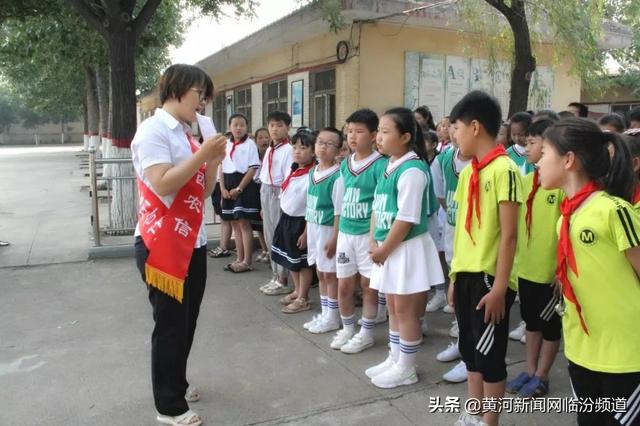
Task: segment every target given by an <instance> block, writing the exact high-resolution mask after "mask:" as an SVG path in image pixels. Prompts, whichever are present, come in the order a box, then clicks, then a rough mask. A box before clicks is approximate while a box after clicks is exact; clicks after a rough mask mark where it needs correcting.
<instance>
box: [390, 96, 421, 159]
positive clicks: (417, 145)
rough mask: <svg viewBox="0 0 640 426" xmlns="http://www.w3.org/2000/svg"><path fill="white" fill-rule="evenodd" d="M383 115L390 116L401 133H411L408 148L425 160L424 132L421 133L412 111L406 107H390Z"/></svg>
mask: <svg viewBox="0 0 640 426" xmlns="http://www.w3.org/2000/svg"><path fill="white" fill-rule="evenodd" d="M384 115H388V116H389V117H391V119H392V120H393V122H394V123H395V124H396V128H397V129H398V132H400V134H401V135H402V134H404V133H409V134H410V135H411V139H410V140H409V148H410V149H411V150H413V151H414V152H415V153H416V154H418V157H420V158H421V159H422V160H424V161H427V159H428V155H427V147H426V145H425V141H424V134H423V133H422V128H421V127H420V126H419V125H418V122H417V121H416V118H415V116H414V115H413V111H411V110H410V109H408V108H402V107H398V108H391V109H390V110H388V111H387V112H385V113H384Z"/></svg>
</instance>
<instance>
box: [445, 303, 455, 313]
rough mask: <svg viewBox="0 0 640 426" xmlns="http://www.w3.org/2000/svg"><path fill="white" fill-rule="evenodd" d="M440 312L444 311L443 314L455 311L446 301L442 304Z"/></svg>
mask: <svg viewBox="0 0 640 426" xmlns="http://www.w3.org/2000/svg"><path fill="white" fill-rule="evenodd" d="M442 312H444V313H445V314H455V313H456V311H455V309H453V308H452V307H451V305H449V304H448V303H447V304H446V305H444V308H442Z"/></svg>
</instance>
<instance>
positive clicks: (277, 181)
mask: <svg viewBox="0 0 640 426" xmlns="http://www.w3.org/2000/svg"><path fill="white" fill-rule="evenodd" d="M271 151H273V155H271ZM270 157H272V158H270ZM271 159H272V160H273V163H272V164H271ZM291 163H293V147H292V146H291V145H290V144H289V143H287V142H281V143H280V144H279V145H276V146H275V147H274V146H270V147H269V148H267V151H266V152H265V153H264V157H263V158H262V168H261V169H260V182H262V183H263V184H267V185H274V186H280V185H282V182H283V181H284V178H285V177H286V176H287V175H288V174H289V170H291ZM269 170H271V177H273V181H272V180H271V177H269Z"/></svg>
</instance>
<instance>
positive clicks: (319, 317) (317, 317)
mask: <svg viewBox="0 0 640 426" xmlns="http://www.w3.org/2000/svg"><path fill="white" fill-rule="evenodd" d="M322 318H324V317H323V316H322V314H317V315H314V316H313V318H312V319H311V321H307V322H305V323H304V324H302V328H304V329H305V330H309V328H311V326H312V325H314V324H315V323H317V322H319V321H322Z"/></svg>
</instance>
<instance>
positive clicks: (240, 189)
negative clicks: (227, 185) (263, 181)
mask: <svg viewBox="0 0 640 426" xmlns="http://www.w3.org/2000/svg"><path fill="white" fill-rule="evenodd" d="M236 191H238V193H239V194H242V188H240V187H239V186H238V187H236Z"/></svg>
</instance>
